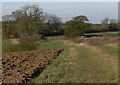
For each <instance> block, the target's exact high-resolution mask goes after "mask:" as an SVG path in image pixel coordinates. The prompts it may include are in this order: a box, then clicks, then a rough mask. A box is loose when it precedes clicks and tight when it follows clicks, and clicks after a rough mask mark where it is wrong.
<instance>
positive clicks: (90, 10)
mask: <svg viewBox="0 0 120 85" xmlns="http://www.w3.org/2000/svg"><path fill="white" fill-rule="evenodd" d="M26 4H28V5H31V4H32V5H33V4H37V5H38V6H39V8H42V9H43V11H44V12H45V13H49V14H54V15H56V16H58V17H60V18H61V19H62V22H66V21H68V20H70V19H72V17H75V16H78V15H85V16H87V18H88V19H89V21H90V23H95V24H99V23H101V20H103V19H104V18H105V17H107V18H110V19H117V18H118V13H117V12H118V3H117V2H74V3H71V2H59V3H58V2H3V3H2V16H4V15H7V14H10V13H11V12H12V11H14V10H17V9H20V8H21V7H23V6H25V5H26ZM103 9H104V10H103Z"/></svg>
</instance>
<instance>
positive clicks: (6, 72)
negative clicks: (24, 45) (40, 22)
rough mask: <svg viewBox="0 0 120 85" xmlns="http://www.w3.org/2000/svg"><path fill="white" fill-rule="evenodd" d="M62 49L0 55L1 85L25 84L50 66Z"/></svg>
mask: <svg viewBox="0 0 120 85" xmlns="http://www.w3.org/2000/svg"><path fill="white" fill-rule="evenodd" d="M61 51H63V49H51V50H49V49H48V50H46V51H21V52H12V53H5V54H3V55H2V67H3V75H2V83H18V84H19V83H26V82H28V81H29V80H30V79H32V78H33V77H35V76H36V75H37V74H38V73H40V71H41V70H42V69H43V68H45V67H46V65H48V64H50V63H51V62H52V61H53V60H54V59H55V58H56V57H57V56H58V55H59V54H60V53H61Z"/></svg>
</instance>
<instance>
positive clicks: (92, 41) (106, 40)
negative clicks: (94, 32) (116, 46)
mask: <svg viewBox="0 0 120 85" xmlns="http://www.w3.org/2000/svg"><path fill="white" fill-rule="evenodd" d="M73 41H74V43H86V44H88V45H99V44H112V43H118V41H119V38H118V37H89V38H87V37H84V36H82V37H78V38H76V39H74V40H73Z"/></svg>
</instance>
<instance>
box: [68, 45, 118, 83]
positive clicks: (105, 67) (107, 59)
mask: <svg viewBox="0 0 120 85" xmlns="http://www.w3.org/2000/svg"><path fill="white" fill-rule="evenodd" d="M72 45H73V44H72ZM117 60H118V59H117V57H114V56H112V55H110V54H107V53H105V52H103V51H102V50H101V49H99V48H97V47H95V46H88V45H86V44H80V45H75V47H74V46H73V47H70V49H69V61H70V63H71V68H72V69H73V76H72V78H71V80H74V81H75V82H77V83H84V82H86V83H96V82H100V83H109V82H117V81H118V61H117Z"/></svg>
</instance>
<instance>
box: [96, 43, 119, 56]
mask: <svg viewBox="0 0 120 85" xmlns="http://www.w3.org/2000/svg"><path fill="white" fill-rule="evenodd" d="M97 47H98V48H100V49H101V50H103V51H104V52H105V53H108V54H111V55H113V56H116V57H118V51H119V50H120V48H119V47H118V44H113V45H100V46H99V45H98V46H97Z"/></svg>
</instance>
